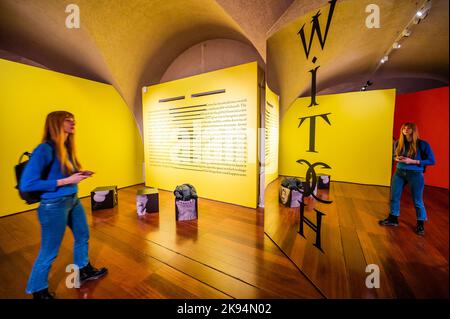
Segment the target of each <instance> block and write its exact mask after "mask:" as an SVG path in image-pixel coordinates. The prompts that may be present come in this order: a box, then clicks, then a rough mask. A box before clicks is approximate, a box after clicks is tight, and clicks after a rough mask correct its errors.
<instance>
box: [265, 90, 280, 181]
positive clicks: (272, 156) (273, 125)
mask: <svg viewBox="0 0 450 319" xmlns="http://www.w3.org/2000/svg"><path fill="white" fill-rule="evenodd" d="M279 116H280V103H279V98H278V95H276V94H275V93H274V92H273V91H272V90H271V89H270V88H269V87H268V86H267V84H266V109H265V120H264V123H265V155H266V156H265V168H264V172H265V176H264V187H266V186H267V185H269V184H270V182H272V181H273V180H275V179H276V178H277V177H278V144H279V130H280V118H279Z"/></svg>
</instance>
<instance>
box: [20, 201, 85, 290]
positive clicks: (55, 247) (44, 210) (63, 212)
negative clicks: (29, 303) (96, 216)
mask: <svg viewBox="0 0 450 319" xmlns="http://www.w3.org/2000/svg"><path fill="white" fill-rule="evenodd" d="M38 217H39V223H40V224H41V249H40V251H39V255H38V257H37V259H36V261H35V262H34V265H33V269H32V271H31V275H30V278H29V279H28V284H27V288H26V292H27V293H30V294H31V293H33V292H36V291H39V290H42V289H45V288H48V274H49V272H50V268H51V266H52V263H53V261H54V260H55V258H56V256H57V255H58V251H59V247H60V246H61V242H62V240H63V237H64V232H65V230H66V226H67V225H68V226H69V227H70V229H71V230H72V233H73V236H74V264H75V265H77V266H78V267H79V268H82V267H84V266H86V265H87V264H88V262H89V257H88V241H89V227H88V224H87V221H86V215H85V213H84V208H83V206H82V205H81V203H80V200H79V199H78V197H77V194H73V195H69V196H64V197H59V198H52V199H42V200H41V204H40V206H39V208H38Z"/></svg>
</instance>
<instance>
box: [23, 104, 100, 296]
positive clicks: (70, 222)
mask: <svg viewBox="0 0 450 319" xmlns="http://www.w3.org/2000/svg"><path fill="white" fill-rule="evenodd" d="M74 133H75V121H74V116H73V114H71V113H69V112H66V111H56V112H52V113H50V114H48V115H47V119H46V122H45V129H44V137H43V140H42V143H41V144H40V145H38V146H37V147H36V149H35V150H34V151H33V153H32V156H31V158H30V161H29V163H28V164H27V166H26V168H25V170H24V172H23V174H22V177H21V180H20V189H21V191H23V192H33V191H40V192H42V195H41V202H40V205H39V208H38V210H37V211H38V217H39V223H40V225H41V248H40V251H39V255H38V257H37V259H36V261H35V262H34V265H33V269H32V271H31V275H30V277H29V280H28V284H27V288H26V292H27V293H30V294H33V298H34V299H53V295H54V294H53V293H49V291H48V274H49V272H50V268H51V266H52V263H53V261H54V260H55V258H56V256H57V255H58V251H59V248H60V246H61V242H62V239H63V237H64V232H65V229H66V226H69V227H70V229H71V230H72V233H73V236H74V264H75V265H76V266H77V267H78V269H79V284H80V285H82V284H83V283H85V282H86V281H88V280H94V279H97V278H99V277H101V276H103V275H104V274H106V272H107V270H106V268H101V269H96V268H94V267H92V265H91V264H90V263H89V256H88V240H89V227H88V224H87V221H86V215H85V212H84V209H83V206H82V205H81V203H80V200H79V199H78V197H77V191H78V183H79V182H81V181H82V180H84V179H86V178H87V177H89V176H90V175H92V172H90V171H81V170H80V169H81V165H80V162H79V161H78V159H77V156H76V152H75V143H74ZM44 172H48V175H47V176H46V177H43V174H44Z"/></svg>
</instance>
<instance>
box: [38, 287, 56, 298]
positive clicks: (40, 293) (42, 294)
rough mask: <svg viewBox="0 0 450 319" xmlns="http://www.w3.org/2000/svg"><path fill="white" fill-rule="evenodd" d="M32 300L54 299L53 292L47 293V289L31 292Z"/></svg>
mask: <svg viewBox="0 0 450 319" xmlns="http://www.w3.org/2000/svg"><path fill="white" fill-rule="evenodd" d="M33 299H35V300H44V299H55V294H54V293H53V292H49V291H48V288H45V289H42V290H39V291H36V292H33Z"/></svg>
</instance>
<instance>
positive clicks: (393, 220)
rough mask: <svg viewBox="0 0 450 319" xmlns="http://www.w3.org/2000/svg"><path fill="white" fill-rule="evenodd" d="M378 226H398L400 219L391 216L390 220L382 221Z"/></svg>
mask: <svg viewBox="0 0 450 319" xmlns="http://www.w3.org/2000/svg"><path fill="white" fill-rule="evenodd" d="M378 224H380V225H381V226H398V218H397V216H394V215H391V214H389V216H388V218H385V219H383V220H380V221H379V222H378Z"/></svg>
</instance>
